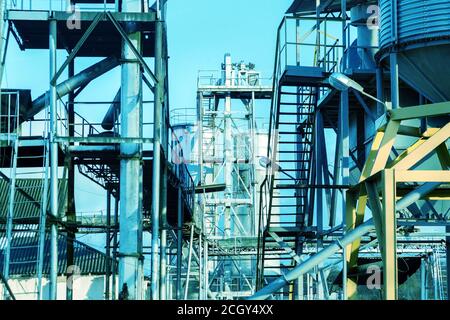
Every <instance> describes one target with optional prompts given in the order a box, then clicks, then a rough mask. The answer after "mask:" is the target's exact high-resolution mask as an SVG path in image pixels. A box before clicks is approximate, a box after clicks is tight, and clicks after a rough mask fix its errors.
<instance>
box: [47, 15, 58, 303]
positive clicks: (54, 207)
mask: <svg viewBox="0 0 450 320" xmlns="http://www.w3.org/2000/svg"><path fill="white" fill-rule="evenodd" d="M49 34H50V37H49V38H50V39H49V53H50V68H49V69H50V79H52V78H53V77H54V75H55V74H56V63H57V62H56V61H57V60H56V54H57V53H56V50H57V46H56V43H57V38H56V37H57V22H56V20H55V19H53V18H51V19H50V33H49ZM49 97H50V99H49V100H50V212H51V215H52V216H53V218H54V219H58V218H59V214H58V143H57V142H55V140H54V139H55V136H56V135H57V130H58V125H57V121H58V115H57V90H56V86H54V85H52V84H50V90H49ZM50 237H51V240H50V296H49V298H50V300H56V298H57V277H58V241H57V240H58V229H57V224H56V223H55V222H54V221H53V222H52V224H51V235H50Z"/></svg>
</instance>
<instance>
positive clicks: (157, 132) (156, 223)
mask: <svg viewBox="0 0 450 320" xmlns="http://www.w3.org/2000/svg"><path fill="white" fill-rule="evenodd" d="M157 3H158V4H159V1H158V2H157ZM158 9H159V8H158ZM159 17H160V16H159ZM163 23H164V22H163V21H162V20H161V19H160V20H158V21H156V31H155V77H156V80H157V83H156V84H155V92H154V94H155V99H154V100H155V102H154V112H153V123H154V125H153V130H154V131H153V177H152V262H151V263H152V269H151V273H152V276H151V297H152V300H158V299H159V281H160V279H159V276H160V271H159V270H160V259H159V258H160V256H159V253H160V252H159V236H160V210H161V206H160V205H161V204H160V196H161V123H162V121H163V119H164V117H163V112H162V111H163V104H164V78H163V72H164V70H163V64H162V59H163Z"/></svg>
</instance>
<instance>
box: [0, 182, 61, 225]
mask: <svg viewBox="0 0 450 320" xmlns="http://www.w3.org/2000/svg"><path fill="white" fill-rule="evenodd" d="M42 183H43V180H42V179H16V185H17V186H19V187H20V188H21V189H22V190H23V192H24V193H26V194H27V195H28V196H29V197H27V196H25V195H24V194H23V192H20V191H18V189H16V192H15V201H14V202H15V206H14V219H17V220H36V219H37V218H38V217H39V208H40V204H41V199H42V191H43V190H42V189H43V188H42ZM66 190H67V189H66V180H65V179H59V204H60V208H59V209H60V212H65V206H66V201H65V199H66V195H67V191H66ZM47 194H48V198H47V210H50V192H48V193H47ZM9 195H10V185H9V183H8V182H7V181H5V180H4V179H0V221H5V218H6V216H7V214H8V210H9ZM30 198H31V199H30Z"/></svg>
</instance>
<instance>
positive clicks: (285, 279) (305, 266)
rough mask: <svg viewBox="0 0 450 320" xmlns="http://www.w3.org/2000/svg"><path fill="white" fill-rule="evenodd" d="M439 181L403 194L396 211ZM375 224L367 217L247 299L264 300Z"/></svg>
mask: <svg viewBox="0 0 450 320" xmlns="http://www.w3.org/2000/svg"><path fill="white" fill-rule="evenodd" d="M440 184H441V183H434V182H429V183H425V184H424V185H422V186H420V187H419V188H417V189H415V190H413V191H411V192H410V193H408V194H407V195H405V196H404V197H403V198H402V199H400V200H399V201H397V203H396V206H395V209H396V210H397V211H400V210H403V209H405V208H407V207H408V206H410V205H411V204H413V203H414V202H416V201H417V196H419V198H423V197H424V196H426V195H427V194H429V193H430V192H431V191H433V190H434V189H436V188H437V187H438V186H439V185H440ZM374 229H375V226H374V224H373V219H372V218H371V219H369V220H367V221H366V222H364V223H363V224H361V225H359V226H358V227H356V228H355V229H353V230H352V231H350V232H349V233H347V234H346V235H345V236H344V237H342V238H341V239H340V240H339V241H335V242H333V243H332V244H331V245H329V246H328V247H326V248H324V249H323V250H321V251H319V252H318V253H316V254H315V255H313V256H311V257H310V258H309V259H308V260H306V261H304V262H302V263H301V264H299V265H298V266H297V267H295V268H294V269H292V270H291V271H289V272H288V273H286V274H285V275H282V276H281V277H279V278H278V279H276V280H275V281H273V282H271V283H270V284H268V285H267V286H265V287H264V288H262V289H261V290H259V291H258V292H256V293H255V294H254V295H253V296H251V297H249V298H248V300H265V299H267V298H269V297H270V296H271V295H272V294H273V293H274V292H277V291H278V290H280V289H281V288H283V287H284V286H285V285H287V284H289V282H291V281H294V280H296V279H298V278H299V277H300V276H301V275H303V274H305V273H307V272H308V271H309V270H311V269H312V268H314V267H315V266H317V265H319V264H320V263H322V262H323V261H324V260H326V259H328V258H329V257H331V256H332V255H333V254H335V253H336V252H338V251H339V250H340V249H341V248H344V247H346V246H348V245H350V244H352V243H353V241H355V240H357V239H359V238H361V237H362V236H363V235H365V234H366V233H368V232H370V231H373V230H374Z"/></svg>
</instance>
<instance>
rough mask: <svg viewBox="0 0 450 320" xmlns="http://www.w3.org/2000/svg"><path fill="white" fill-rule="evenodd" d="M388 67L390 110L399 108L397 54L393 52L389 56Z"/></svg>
mask: <svg viewBox="0 0 450 320" xmlns="http://www.w3.org/2000/svg"><path fill="white" fill-rule="evenodd" d="M390 65H391V100H392V109H397V108H400V92H399V79H398V76H399V71H398V61H397V53H396V52H393V53H391V54H390Z"/></svg>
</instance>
